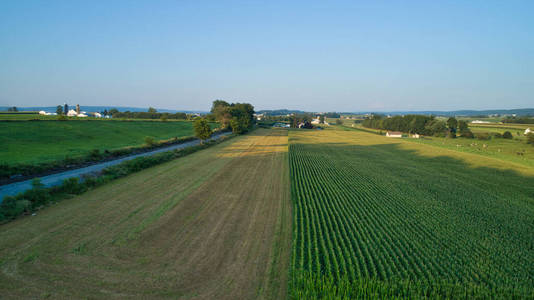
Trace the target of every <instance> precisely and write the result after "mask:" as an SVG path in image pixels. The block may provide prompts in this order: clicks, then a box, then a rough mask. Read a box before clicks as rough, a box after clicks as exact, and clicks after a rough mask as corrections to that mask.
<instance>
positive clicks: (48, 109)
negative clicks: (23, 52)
mask: <svg viewBox="0 0 534 300" xmlns="http://www.w3.org/2000/svg"><path fill="white" fill-rule="evenodd" d="M9 107H11V106H0V111H5V110H7V109H8V108H9ZM69 108H72V109H76V105H70V104H69ZM112 108H116V109H117V110H118V111H132V112H139V111H148V107H147V108H143V107H121V106H84V105H80V110H83V111H86V112H101V111H103V110H110V109H112ZM17 109H18V110H19V111H41V110H44V111H46V112H56V106H26V107H18V106H17ZM156 110H157V111H158V112H168V113H177V112H183V113H188V114H197V113H199V114H205V113H208V112H207V111H200V110H173V109H164V108H156Z"/></svg>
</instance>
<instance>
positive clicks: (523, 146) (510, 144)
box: [341, 124, 534, 167]
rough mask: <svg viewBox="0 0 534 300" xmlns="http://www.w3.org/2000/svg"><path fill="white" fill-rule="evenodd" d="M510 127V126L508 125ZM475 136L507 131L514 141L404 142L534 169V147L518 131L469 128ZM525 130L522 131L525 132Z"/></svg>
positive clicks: (429, 139) (431, 139)
mask: <svg viewBox="0 0 534 300" xmlns="http://www.w3.org/2000/svg"><path fill="white" fill-rule="evenodd" d="M506 125H508V124H506ZM501 126H503V125H501ZM469 128H470V129H471V130H472V131H473V132H474V133H475V134H476V133H480V132H484V133H488V134H491V133H497V132H498V133H501V134H502V133H504V132H505V131H511V132H512V134H513V139H504V138H496V137H493V136H492V137H491V138H490V139H488V140H479V139H477V138H473V139H467V138H461V137H458V138H455V139H451V138H443V137H428V136H425V137H424V138H421V139H414V138H403V139H402V140H403V141H404V142H412V143H418V144H425V145H429V146H434V147H440V148H445V149H448V150H453V151H459V152H466V153H471V154H478V155H482V156H487V157H488V158H493V159H499V160H502V161H505V162H508V163H513V164H520V165H525V166H529V167H534V146H533V145H530V144H527V143H526V138H525V137H524V136H517V132H516V131H518V130H515V131H512V130H511V129H507V128H509V127H506V126H505V127H495V126H492V127H488V128H486V127H478V126H476V127H471V126H470V127H469ZM341 129H342V130H350V131H352V130H354V131H363V132H370V133H376V134H378V133H380V132H381V133H382V134H384V133H385V132H386V130H378V129H372V128H365V127H363V126H361V125H355V127H344V128H343V127H342V128H341ZM523 131H524V129H523V130H522V131H521V132H523Z"/></svg>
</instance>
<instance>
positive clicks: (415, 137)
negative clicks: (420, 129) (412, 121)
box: [411, 133, 421, 139]
mask: <svg viewBox="0 0 534 300" xmlns="http://www.w3.org/2000/svg"><path fill="white" fill-rule="evenodd" d="M411 137H413V138H414V139H418V138H420V137H421V136H420V135H419V134H418V133H414V134H412V135H411Z"/></svg>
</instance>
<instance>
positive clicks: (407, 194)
mask: <svg viewBox="0 0 534 300" xmlns="http://www.w3.org/2000/svg"><path fill="white" fill-rule="evenodd" d="M289 141H290V146H289V162H290V174H291V175H290V176H291V193H292V199H293V203H294V210H293V212H294V224H293V230H294V233H293V246H292V247H293V250H292V251H293V254H292V259H291V279H290V282H291V286H290V293H289V294H290V296H291V297H292V298H305V299H317V298H329V299H332V298H342V297H346V298H392V297H399V298H407V299H416V298H430V299H435V298H440V297H441V298H468V299H473V298H513V297H516V298H532V297H534V289H533V288H532V287H533V286H534V263H533V262H534V184H533V183H534V167H531V166H529V165H528V164H516V163H510V162H507V161H503V160H500V159H495V158H491V157H486V156H483V155H478V154H474V153H465V152H461V151H456V150H453V149H446V148H443V147H434V146H431V145H426V144H423V143H413V142H411V141H408V140H398V139H390V138H386V137H383V136H378V135H376V134H371V133H366V132H362V131H357V130H340V129H339V128H338V129H326V130H322V131H317V130H309V131H305V130H300V131H298V130H295V131H290V138H289Z"/></svg>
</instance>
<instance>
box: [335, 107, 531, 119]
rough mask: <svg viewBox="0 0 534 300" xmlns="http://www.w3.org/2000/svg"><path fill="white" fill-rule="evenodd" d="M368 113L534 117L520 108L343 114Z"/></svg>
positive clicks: (526, 109)
mask: <svg viewBox="0 0 534 300" xmlns="http://www.w3.org/2000/svg"><path fill="white" fill-rule="evenodd" d="M366 113H379V114H385V115H408V114H416V115H435V116H447V117H450V116H463V117H472V116H487V115H501V116H502V115H512V114H515V115H517V116H534V108H518V109H490V110H453V111H436V110H428V111H391V112H351V113H349V112H346V113H342V114H366Z"/></svg>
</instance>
